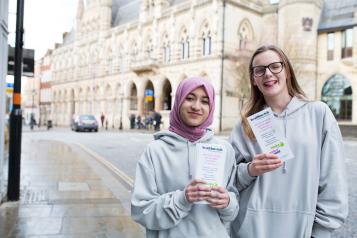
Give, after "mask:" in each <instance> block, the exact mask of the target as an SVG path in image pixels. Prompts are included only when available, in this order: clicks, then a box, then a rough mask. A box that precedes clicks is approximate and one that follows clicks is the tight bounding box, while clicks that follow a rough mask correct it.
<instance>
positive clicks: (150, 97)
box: [145, 81, 155, 113]
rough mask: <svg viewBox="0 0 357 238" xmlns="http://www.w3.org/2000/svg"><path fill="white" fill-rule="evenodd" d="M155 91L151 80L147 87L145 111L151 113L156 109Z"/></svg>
mask: <svg viewBox="0 0 357 238" xmlns="http://www.w3.org/2000/svg"><path fill="white" fill-rule="evenodd" d="M154 95H155V92H154V86H153V84H152V82H151V81H149V82H148V83H147V85H146V87H145V112H146V113H150V112H152V111H154V108H155V97H154Z"/></svg>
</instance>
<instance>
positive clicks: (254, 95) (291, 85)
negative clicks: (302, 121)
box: [241, 45, 306, 140]
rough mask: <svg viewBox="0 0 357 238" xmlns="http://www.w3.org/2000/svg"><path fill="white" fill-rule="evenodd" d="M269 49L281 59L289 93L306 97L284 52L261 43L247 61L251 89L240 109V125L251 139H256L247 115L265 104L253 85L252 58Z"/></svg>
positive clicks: (260, 108) (257, 110)
mask: <svg viewBox="0 0 357 238" xmlns="http://www.w3.org/2000/svg"><path fill="white" fill-rule="evenodd" d="M269 50H271V51H274V52H275V53H277V54H278V55H279V57H280V58H281V61H282V62H283V67H284V68H285V74H286V85H287V88H288V92H289V95H290V96H292V97H293V96H297V97H299V98H303V99H306V95H305V93H304V91H303V90H302V89H301V87H300V86H299V84H298V82H297V80H296V77H295V73H294V69H293V67H292V66H291V63H290V61H289V59H288V57H287V56H286V55H285V54H284V52H283V51H282V50H281V49H280V48H278V47H277V46H275V45H263V46H261V47H259V48H258V49H257V50H256V51H255V52H254V54H253V55H252V57H251V59H250V62H249V78H250V87H251V91H250V96H249V98H248V101H247V103H246V104H245V105H244V107H243V110H242V111H241V116H242V126H243V129H244V132H245V133H246V135H247V136H248V138H249V139H251V140H256V139H255V136H254V133H253V131H252V129H251V128H250V126H249V123H248V119H247V117H249V116H251V115H253V114H255V113H257V112H259V111H261V110H262V109H263V108H264V106H265V104H266V102H265V99H264V96H263V94H262V93H261V92H260V90H259V89H258V87H256V86H255V85H254V75H253V60H254V58H255V57H256V56H257V55H259V54H261V53H263V52H265V51H269Z"/></svg>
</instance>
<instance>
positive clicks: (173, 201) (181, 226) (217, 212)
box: [131, 130, 238, 238]
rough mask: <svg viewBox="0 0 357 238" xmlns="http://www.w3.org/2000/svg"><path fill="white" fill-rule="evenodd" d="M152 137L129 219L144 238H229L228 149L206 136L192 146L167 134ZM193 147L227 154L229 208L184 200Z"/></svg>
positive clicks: (230, 179) (233, 194)
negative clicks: (203, 146)
mask: <svg viewBox="0 0 357 238" xmlns="http://www.w3.org/2000/svg"><path fill="white" fill-rule="evenodd" d="M154 137H155V141H153V142H151V143H150V144H149V145H148V146H147V148H146V151H145V152H144V153H143V155H142V156H141V158H140V160H139V161H138V164H137V168H136V176H135V185H134V191H133V194H132V198H131V215H132V218H133V219H134V220H135V221H137V222H138V223H140V224H141V225H143V226H144V227H145V228H146V236H147V237H165V238H167V237H190V238H191V237H192V238H194V237H214V238H216V237H229V234H228V232H229V231H228V230H227V223H228V222H230V221H232V220H233V219H234V218H235V217H236V215H237V213H238V199H237V196H238V192H237V189H236V188H235V186H234V180H235V174H236V165H235V159H234V150H233V148H232V146H231V145H230V144H229V143H228V142H227V141H224V140H221V139H218V138H214V137H213V133H212V132H211V131H210V130H207V132H206V133H205V135H204V136H203V137H202V138H201V139H199V140H198V141H196V142H195V143H191V142H189V141H188V140H186V139H185V138H183V137H181V136H179V135H177V134H176V133H173V132H170V131H162V132H158V133H156V134H155V135H154ZM198 142H199V143H212V144H221V145H224V146H225V147H226V148H227V158H226V163H225V184H227V190H228V191H229V196H230V203H229V205H228V207H226V208H224V209H214V208H210V207H209V206H208V205H204V204H200V205H198V204H191V203H188V202H187V200H186V197H185V192H184V189H185V187H186V186H187V185H188V184H189V183H190V182H191V181H192V173H193V171H194V169H195V158H196V144H197V143H198Z"/></svg>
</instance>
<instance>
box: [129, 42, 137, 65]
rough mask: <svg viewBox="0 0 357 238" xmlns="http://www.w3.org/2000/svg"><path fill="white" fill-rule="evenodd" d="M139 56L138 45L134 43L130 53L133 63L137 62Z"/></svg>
mask: <svg viewBox="0 0 357 238" xmlns="http://www.w3.org/2000/svg"><path fill="white" fill-rule="evenodd" d="M138 54H139V49H138V44H137V43H136V42H135V41H134V43H133V44H132V45H131V52H130V56H131V62H135V61H136V60H137V58H138Z"/></svg>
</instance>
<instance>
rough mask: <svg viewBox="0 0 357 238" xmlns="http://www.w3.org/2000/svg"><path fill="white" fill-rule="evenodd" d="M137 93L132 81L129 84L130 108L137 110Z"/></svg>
mask: <svg viewBox="0 0 357 238" xmlns="http://www.w3.org/2000/svg"><path fill="white" fill-rule="evenodd" d="M137 97H138V93H137V90H136V86H135V84H134V83H133V84H132V85H131V89H130V110H137V109H138V99H137Z"/></svg>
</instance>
